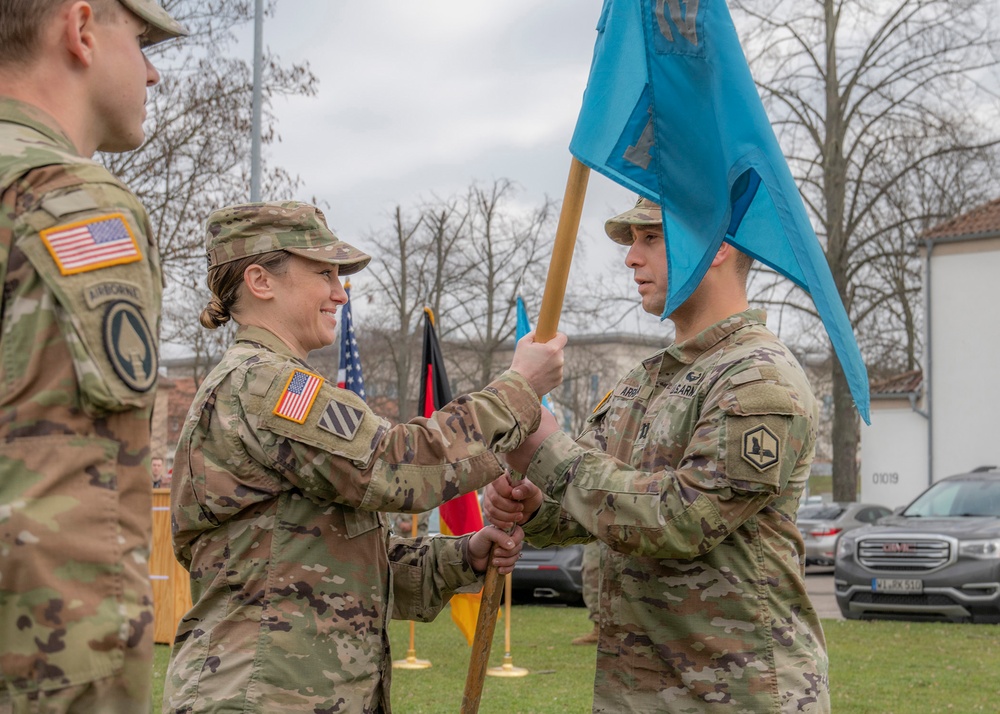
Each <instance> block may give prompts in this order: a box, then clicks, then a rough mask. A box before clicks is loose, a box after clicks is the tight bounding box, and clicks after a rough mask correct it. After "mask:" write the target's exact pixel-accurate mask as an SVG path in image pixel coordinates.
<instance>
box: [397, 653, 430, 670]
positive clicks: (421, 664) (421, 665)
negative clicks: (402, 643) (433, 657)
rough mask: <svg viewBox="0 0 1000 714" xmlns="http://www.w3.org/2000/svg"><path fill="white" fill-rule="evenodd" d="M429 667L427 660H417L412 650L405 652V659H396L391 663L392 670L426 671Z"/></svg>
mask: <svg viewBox="0 0 1000 714" xmlns="http://www.w3.org/2000/svg"><path fill="white" fill-rule="evenodd" d="M431 666H432V665H431V661H430V660H429V659H417V653H416V652H414V651H413V650H407V651H406V659H397V660H396V661H394V662H393V663H392V668H393V669H427V668H428V667H431Z"/></svg>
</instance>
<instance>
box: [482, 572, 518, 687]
mask: <svg viewBox="0 0 1000 714" xmlns="http://www.w3.org/2000/svg"><path fill="white" fill-rule="evenodd" d="M503 582H504V591H505V592H506V603H505V605H504V617H505V618H507V621H506V622H505V623H504V655H503V664H502V665H500V666H499V667H490V668H489V669H488V670H486V676H488V677H523V676H525V675H526V674H528V670H526V669H525V668H524V667H515V666H514V658H513V657H512V656H511V654H510V598H511V573H507V575H506V576H504V581H503Z"/></svg>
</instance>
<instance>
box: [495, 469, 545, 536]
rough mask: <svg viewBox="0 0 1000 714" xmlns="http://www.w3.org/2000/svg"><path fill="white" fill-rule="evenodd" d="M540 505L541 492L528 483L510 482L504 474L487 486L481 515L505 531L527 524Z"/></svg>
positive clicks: (508, 477) (507, 475) (508, 476)
mask: <svg viewBox="0 0 1000 714" xmlns="http://www.w3.org/2000/svg"><path fill="white" fill-rule="evenodd" d="M541 505H542V492H541V490H540V489H539V488H538V486H536V485H535V484H533V483H531V482H530V481H511V479H510V475H509V474H504V475H503V476H501V477H500V478H498V479H497V480H496V481H494V482H493V483H491V484H487V486H486V492H485V498H484V500H483V513H485V514H486V518H487V520H489V521H490V523H492V524H493V525H495V526H496V527H497V528H502V529H504V530H506V529H508V528H511V527H512V526H514V525H519V524H522V523H527V522H528V521H529V520H531V517H532V516H533V515H535V511H537V510H538V507H539V506H541ZM518 530H520V529H518Z"/></svg>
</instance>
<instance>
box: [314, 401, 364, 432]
mask: <svg viewBox="0 0 1000 714" xmlns="http://www.w3.org/2000/svg"><path fill="white" fill-rule="evenodd" d="M364 416H365V413H364V412H363V411H362V410H360V409H358V408H356V407H351V406H348V405H347V404H341V403H340V402H338V401H336V400H335V399H331V400H330V403H329V404H327V405H326V409H324V410H323V415H322V416H321V417H320V418H319V424H318V426H319V428H320V429H325V430H326V431H328V432H330V433H331V434H335V435H336V436H339V437H340V438H342V439H353V438H354V435H355V434H357V433H358V429H360V428H361V420H362V419H364Z"/></svg>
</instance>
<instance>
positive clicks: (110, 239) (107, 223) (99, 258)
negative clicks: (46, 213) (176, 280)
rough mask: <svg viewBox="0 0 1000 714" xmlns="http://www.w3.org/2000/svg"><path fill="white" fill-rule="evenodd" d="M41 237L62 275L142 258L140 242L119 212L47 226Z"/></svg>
mask: <svg viewBox="0 0 1000 714" xmlns="http://www.w3.org/2000/svg"><path fill="white" fill-rule="evenodd" d="M41 237H42V242H43V243H44V244H45V247H46V248H47V249H48V251H49V255H51V256H52V259H53V260H54V261H55V263H56V265H57V266H58V267H59V272H60V273H62V274H63V275H75V274H77V273H86V272H88V271H91V270H98V269H100V268H108V267H110V266H112V265H124V264H126V263H134V262H136V261H139V260H142V252H141V251H140V250H139V243H138V241H137V240H136V239H135V235H134V234H133V233H132V229H131V228H130V227H129V224H128V220H127V219H126V218H125V215H124V214H122V213H108V214H105V215H101V216H95V217H93V218H87V219H86V220H82V221H76V222H74V223H64V224H62V225H58V226H54V227H52V228H47V229H45V230H44V231H41Z"/></svg>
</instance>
